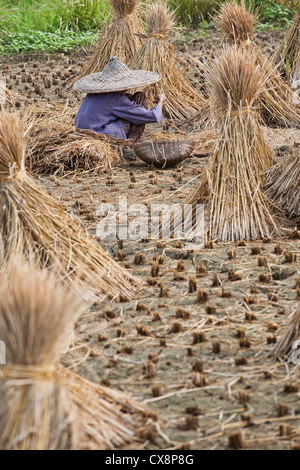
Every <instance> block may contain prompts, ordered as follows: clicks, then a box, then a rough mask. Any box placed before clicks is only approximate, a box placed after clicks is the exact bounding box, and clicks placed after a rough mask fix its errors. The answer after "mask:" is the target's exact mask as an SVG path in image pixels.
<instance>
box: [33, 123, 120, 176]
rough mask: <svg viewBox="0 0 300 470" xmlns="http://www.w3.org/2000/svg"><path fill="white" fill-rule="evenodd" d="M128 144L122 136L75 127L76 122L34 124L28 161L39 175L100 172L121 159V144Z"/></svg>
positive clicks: (34, 172)
mask: <svg viewBox="0 0 300 470" xmlns="http://www.w3.org/2000/svg"><path fill="white" fill-rule="evenodd" d="M127 144H128V143H127ZM124 145H125V142H124V141H123V140H122V139H114V138H113V137H110V136H106V135H104V134H97V133H95V132H92V131H89V130H82V129H80V130H74V128H73V127H72V126H66V125H65V126H62V125H57V126H52V127H51V128H50V129H49V126H47V125H44V126H40V127H39V128H36V127H35V126H33V127H32V128H31V135H30V138H29V142H28V154H29V155H28V158H27V161H26V165H27V167H28V169H29V170H30V172H31V173H32V174H39V175H44V174H49V173H50V174H53V173H55V174H56V175H63V174H64V173H65V172H69V171H71V172H73V173H74V172H80V171H85V172H91V173H92V174H98V173H101V172H103V171H104V172H106V171H107V170H109V169H111V168H112V167H114V166H115V165H116V164H117V163H119V162H120V153H119V151H118V148H119V147H121V146H124Z"/></svg>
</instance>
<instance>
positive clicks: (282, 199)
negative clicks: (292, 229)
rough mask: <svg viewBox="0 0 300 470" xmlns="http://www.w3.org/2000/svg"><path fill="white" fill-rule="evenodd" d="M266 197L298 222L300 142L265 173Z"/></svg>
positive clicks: (299, 220)
mask: <svg viewBox="0 0 300 470" xmlns="http://www.w3.org/2000/svg"><path fill="white" fill-rule="evenodd" d="M266 187H267V191H266V194H267V195H268V197H269V198H270V199H271V200H272V201H274V202H275V203H276V204H277V205H278V206H279V207H281V209H282V210H283V211H284V213H285V214H286V215H287V216H289V217H290V218H292V219H295V222H300V142H295V144H294V151H293V154H292V155H291V156H290V157H289V158H287V159H286V158H284V159H283V160H282V161H281V162H280V163H277V164H276V165H275V166H274V167H272V168H271V169H270V170H269V172H268V174H267V184H266Z"/></svg>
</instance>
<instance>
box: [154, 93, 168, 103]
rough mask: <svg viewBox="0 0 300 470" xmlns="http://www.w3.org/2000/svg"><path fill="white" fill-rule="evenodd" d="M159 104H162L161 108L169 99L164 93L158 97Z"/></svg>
mask: <svg viewBox="0 0 300 470" xmlns="http://www.w3.org/2000/svg"><path fill="white" fill-rule="evenodd" d="M156 99H157V104H160V105H161V106H163V104H164V103H165V101H166V99H167V97H166V95H165V94H164V93H160V94H159V95H157V98H156Z"/></svg>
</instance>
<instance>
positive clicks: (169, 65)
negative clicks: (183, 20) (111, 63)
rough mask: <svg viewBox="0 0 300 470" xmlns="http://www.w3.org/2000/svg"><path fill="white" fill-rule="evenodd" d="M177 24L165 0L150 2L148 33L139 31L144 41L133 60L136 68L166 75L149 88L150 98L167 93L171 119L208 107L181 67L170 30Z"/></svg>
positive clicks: (166, 107)
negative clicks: (162, 0)
mask: <svg viewBox="0 0 300 470" xmlns="http://www.w3.org/2000/svg"><path fill="white" fill-rule="evenodd" d="M174 24H175V12H173V11H171V10H170V8H169V7H168V6H167V5H166V4H165V3H163V2H156V3H153V4H150V5H148V6H147V8H146V25H147V35H139V36H141V37H142V38H143V39H144V44H143V45H142V46H141V48H140V49H139V50H138V51H137V53H136V54H135V55H134V56H133V58H132V59H131V60H130V61H129V63H128V66H129V67H130V68H131V69H134V70H147V71H151V72H156V73H158V74H159V75H160V76H161V77H162V79H161V80H160V81H159V82H157V83H155V84H153V85H150V86H149V87H148V88H147V94H148V98H149V102H150V103H151V105H154V103H155V102H156V96H157V94H160V93H165V94H166V95H167V101H166V103H165V105H164V112H165V114H166V116H167V117H168V118H170V119H171V120H179V121H182V120H185V119H187V118H190V117H191V116H192V115H194V114H195V113H196V112H198V111H199V108H201V109H204V108H205V109H207V102H206V100H205V99H204V98H203V97H202V96H201V95H200V94H199V93H198V91H197V90H196V89H195V88H194V87H193V85H192V84H191V83H190V82H189V80H188V79H187V78H186V77H185V76H184V73H183V70H181V69H180V68H179V67H178V64H177V62H176V59H175V54H174V47H173V46H172V44H170V42H169V41H168V34H169V33H170V32H171V31H172V29H173V27H174Z"/></svg>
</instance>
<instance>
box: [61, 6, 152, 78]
mask: <svg viewBox="0 0 300 470" xmlns="http://www.w3.org/2000/svg"><path fill="white" fill-rule="evenodd" d="M108 1H109V3H110V5H111V6H112V8H113V9H114V14H113V18H112V20H111V22H110V24H109V25H108V26H107V27H106V29H105V30H104V32H103V34H102V38H101V40H100V42H99V44H97V46H96V48H95V51H94V53H93V55H92V56H91V57H90V59H89V60H88V62H87V64H86V65H85V66H84V68H83V69H82V70H81V71H80V72H79V73H78V74H77V75H76V76H75V77H72V79H71V81H70V82H69V86H70V87H71V86H73V84H74V83H75V82H76V81H77V80H79V79H80V78H82V77H85V76H86V75H89V74H90V73H95V72H101V71H102V70H103V69H104V67H105V65H106V64H107V63H108V61H109V60H110V59H111V58H112V57H113V56H115V57H118V59H120V60H121V61H122V62H124V63H127V61H128V60H129V59H131V57H133V55H134V54H135V53H136V51H137V50H138V48H139V47H140V46H141V39H140V38H139V37H138V36H136V33H143V32H144V28H143V23H142V21H141V19H140V17H139V13H138V11H137V7H138V4H139V0H108Z"/></svg>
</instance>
